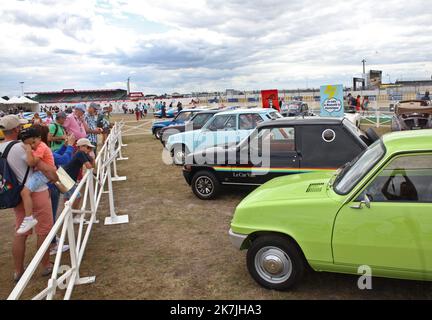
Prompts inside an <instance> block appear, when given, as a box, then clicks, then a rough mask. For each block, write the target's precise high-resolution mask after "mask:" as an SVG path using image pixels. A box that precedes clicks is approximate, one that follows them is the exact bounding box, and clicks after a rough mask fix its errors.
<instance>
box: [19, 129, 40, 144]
mask: <svg viewBox="0 0 432 320" xmlns="http://www.w3.org/2000/svg"><path fill="white" fill-rule="evenodd" d="M40 137H41V131H40V130H39V129H37V128H35V127H30V128H27V129H23V130H22V131H21V140H22V141H24V140H26V139H28V138H40Z"/></svg>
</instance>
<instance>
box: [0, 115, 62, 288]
mask: <svg viewBox="0 0 432 320" xmlns="http://www.w3.org/2000/svg"><path fill="white" fill-rule="evenodd" d="M26 123H27V121H26V120H24V119H19V117H18V116H16V115H8V116H4V117H3V118H1V119H0V129H1V130H3V133H4V135H5V141H4V142H3V143H1V144H0V152H4V150H5V149H6V147H7V146H8V145H9V143H12V142H14V141H17V140H18V136H19V135H20V132H21V126H22V125H24V124H26ZM7 162H8V164H9V166H10V168H11V169H12V171H13V172H14V174H15V176H16V177H17V179H18V182H19V183H23V182H25V181H24V178H25V176H26V173H27V172H28V175H27V179H29V178H30V177H31V175H32V174H33V170H32V168H31V167H30V168H29V166H28V164H27V159H26V156H25V151H24V144H23V143H22V142H19V143H15V145H13V146H12V148H11V149H10V151H9V154H8V157H7ZM45 167H49V166H47V165H45ZM40 168H41V169H44V164H43V163H42V164H41V166H40ZM45 169H48V168H45ZM53 172H54V174H55V170H54V171H53ZM31 197H32V202H33V204H34V207H33V213H34V215H35V217H36V219H37V220H38V224H37V225H36V226H35V228H34V230H35V233H36V235H37V246H38V247H40V246H41V245H42V243H43V242H44V240H45V238H46V236H47V235H48V233H49V232H50V230H51V228H52V225H53V219H52V211H51V201H50V196H49V192H48V187H47V186H46V185H44V186H41V187H40V188H39V189H37V190H35V192H33V193H32V195H31ZM14 212H15V231H16V230H18V228H19V227H20V225H21V224H22V222H23V220H24V217H25V211H24V206H23V203H22V202H21V203H20V204H19V205H18V206H17V207H15V208H14ZM31 233H32V230H30V231H28V232H27V233H25V234H17V233H16V232H14V239H13V242H12V256H13V260H14V268H15V273H14V280H15V281H18V280H19V278H20V277H21V276H22V274H23V273H24V258H25V251H26V250H25V249H26V241H27V237H28V236H29V235H30V234H31ZM41 265H42V267H43V273H42V274H43V275H49V274H50V271H51V270H52V265H51V263H50V261H49V253H48V252H47V253H46V254H44V256H43V257H42V260H41Z"/></svg>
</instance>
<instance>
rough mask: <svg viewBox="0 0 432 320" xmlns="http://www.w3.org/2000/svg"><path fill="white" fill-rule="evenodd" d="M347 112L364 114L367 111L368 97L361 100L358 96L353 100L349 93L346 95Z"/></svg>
mask: <svg viewBox="0 0 432 320" xmlns="http://www.w3.org/2000/svg"><path fill="white" fill-rule="evenodd" d="M346 99H347V102H348V110H352V111H355V112H365V111H368V110H369V97H368V96H364V97H363V99H362V97H361V96H360V95H357V97H356V98H355V97H354V96H353V95H352V94H351V93H348V95H347V97H346Z"/></svg>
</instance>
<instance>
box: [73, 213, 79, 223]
mask: <svg viewBox="0 0 432 320" xmlns="http://www.w3.org/2000/svg"><path fill="white" fill-rule="evenodd" d="M73 223H74V224H80V223H81V215H80V214H79V215H76V216H75V217H74V218H73Z"/></svg>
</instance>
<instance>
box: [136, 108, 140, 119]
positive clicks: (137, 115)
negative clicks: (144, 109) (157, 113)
mask: <svg viewBox="0 0 432 320" xmlns="http://www.w3.org/2000/svg"><path fill="white" fill-rule="evenodd" d="M135 117H136V121H139V119H140V110H139V107H138V105H137V106H136V107H135Z"/></svg>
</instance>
